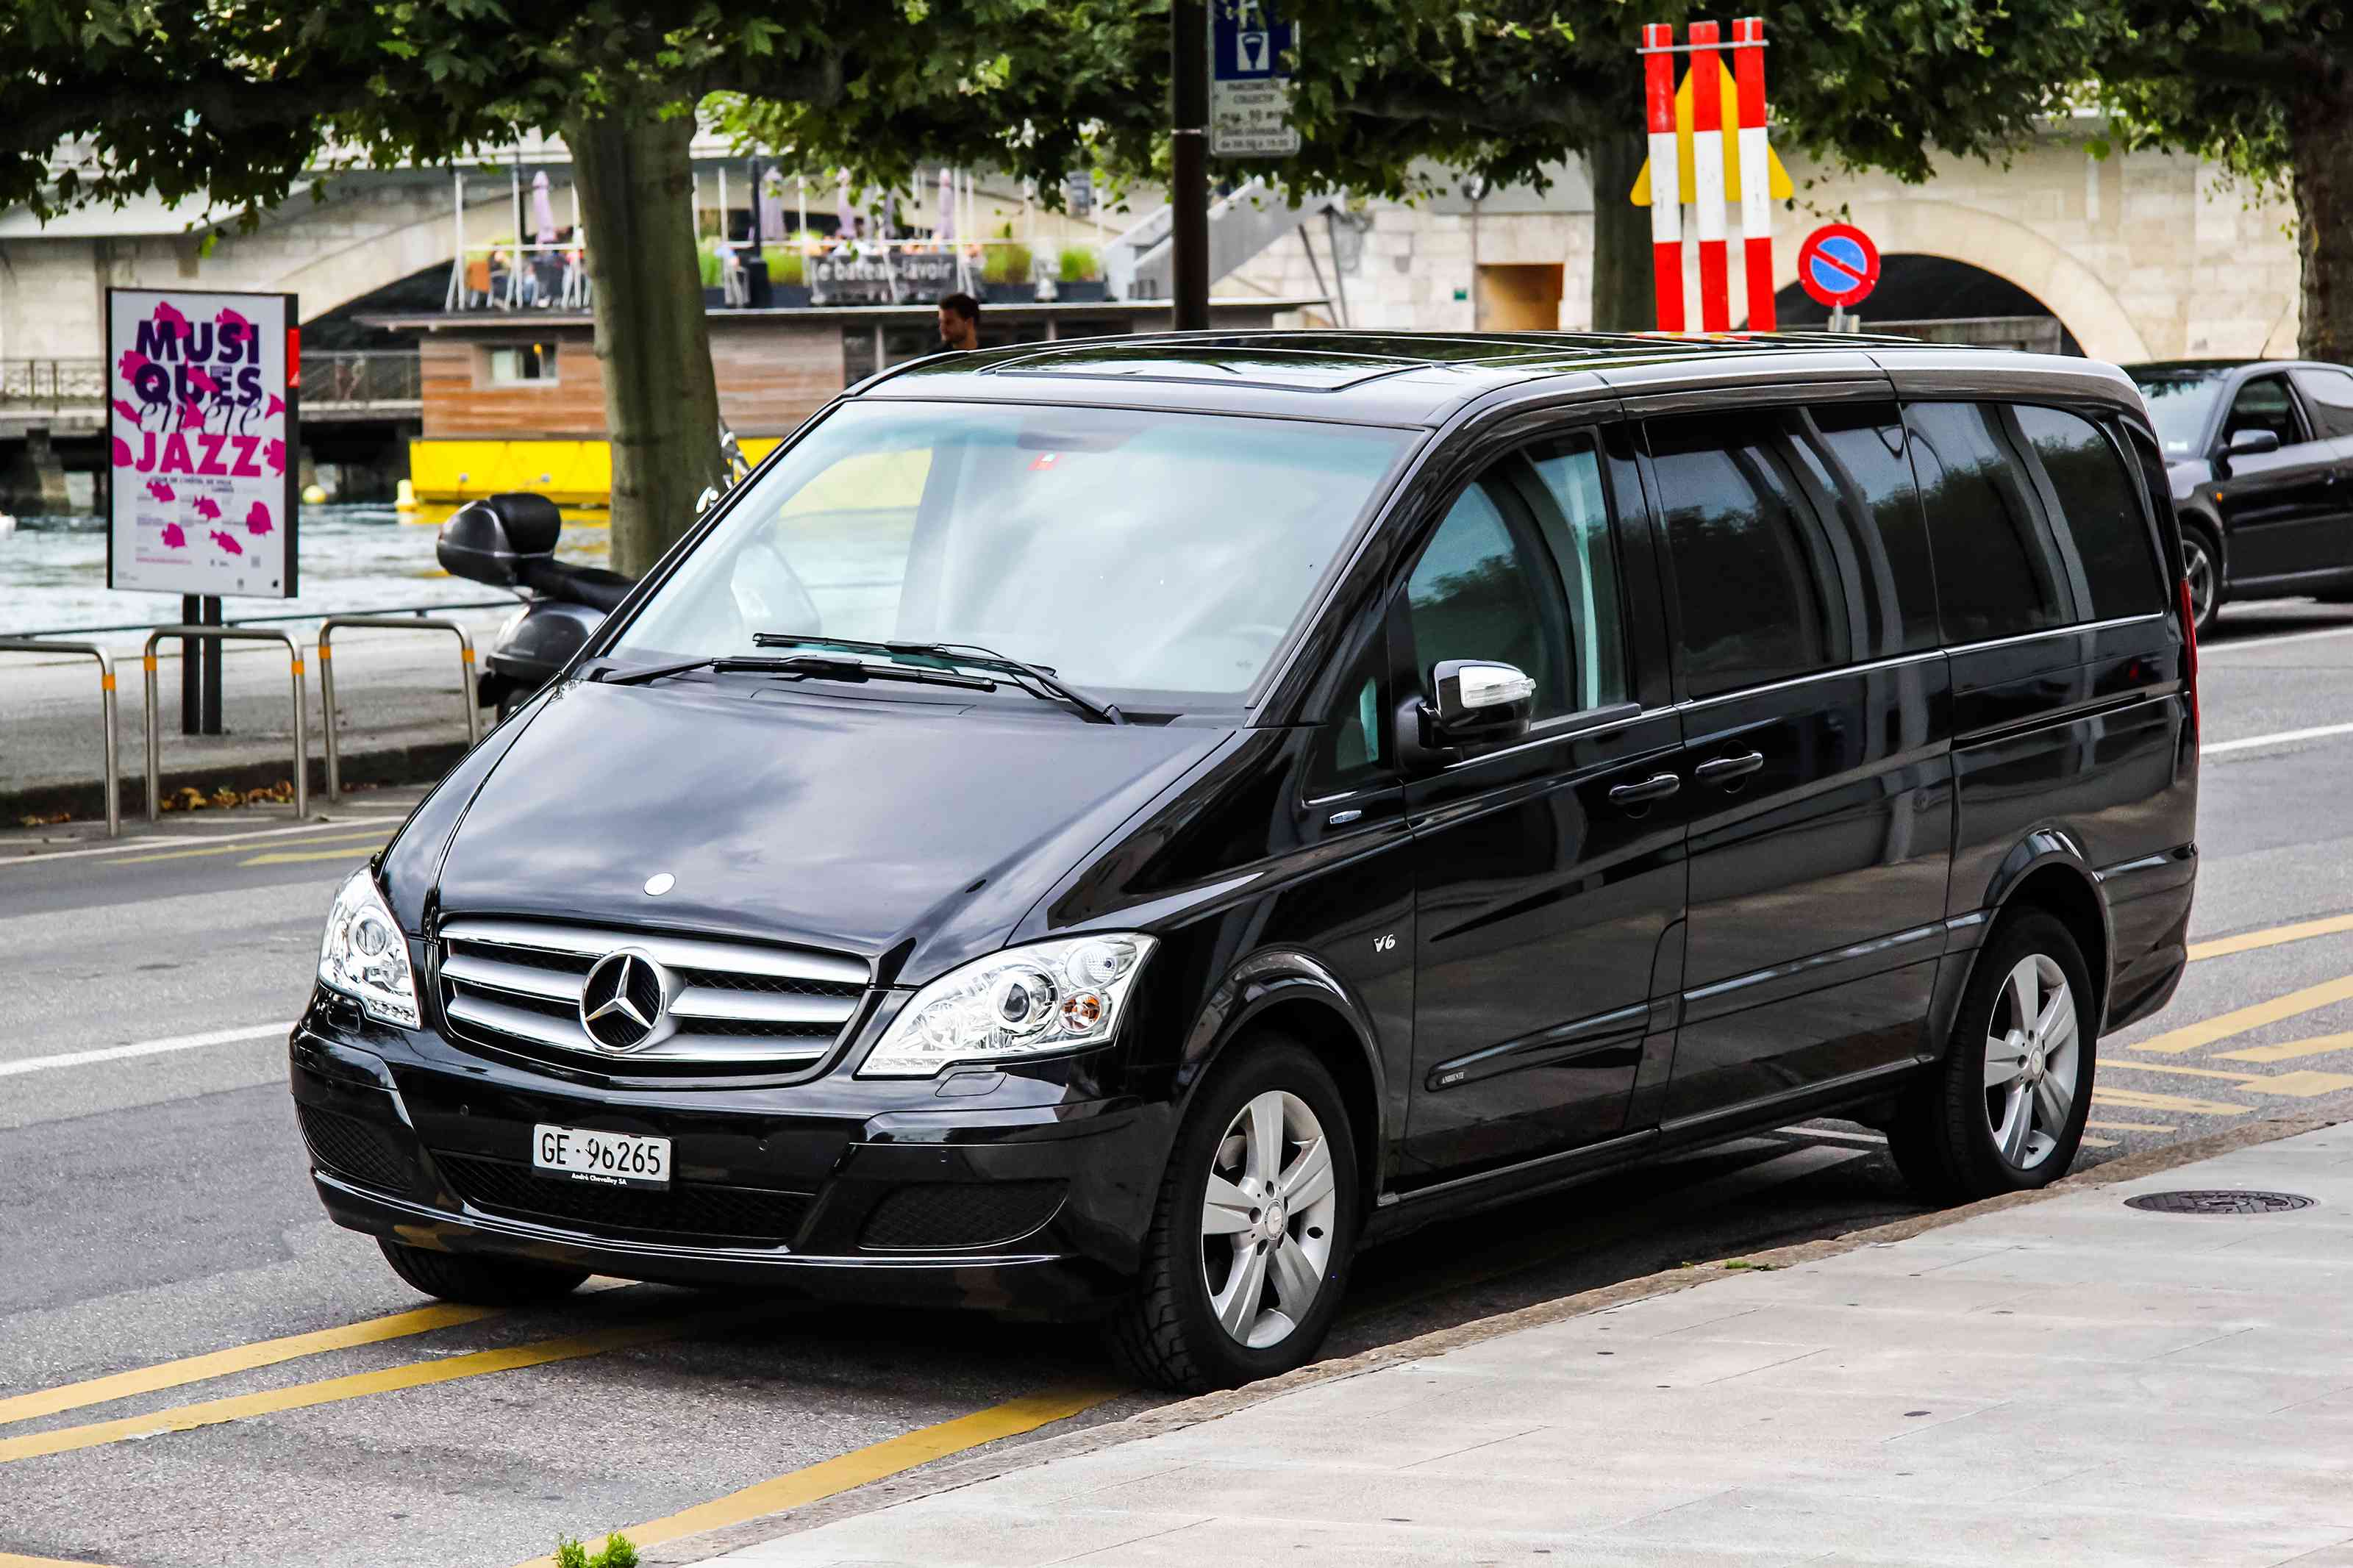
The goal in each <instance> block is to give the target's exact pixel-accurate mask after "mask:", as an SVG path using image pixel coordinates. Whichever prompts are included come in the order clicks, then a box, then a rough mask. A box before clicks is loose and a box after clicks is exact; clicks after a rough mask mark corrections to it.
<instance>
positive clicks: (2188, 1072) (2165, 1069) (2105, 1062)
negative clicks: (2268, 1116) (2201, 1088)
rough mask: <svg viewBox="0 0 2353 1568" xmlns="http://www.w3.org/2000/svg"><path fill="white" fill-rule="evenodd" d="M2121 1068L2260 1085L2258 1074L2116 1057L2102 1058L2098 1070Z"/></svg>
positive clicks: (2129, 1070)
mask: <svg viewBox="0 0 2353 1568" xmlns="http://www.w3.org/2000/svg"><path fill="white" fill-rule="evenodd" d="M2109 1068H2123V1069H2124V1070H2125V1071H2126V1072H2161V1073H2170V1074H2172V1075H2174V1076H2175V1077H2177V1078H2219V1079H2221V1080H2222V1081H2223V1082H2225V1083H2261V1082H2262V1081H2263V1074H2261V1073H2259V1072H2217V1071H2215V1070H2214V1069H2213V1068H2178V1067H2175V1066H2173V1065H2172V1064H2171V1063H2169V1062H2128V1061H2124V1060H2122V1059H2120V1058H2116V1057H2102V1058H2100V1070H2101V1071H2103V1072H2105V1071H2106V1070H2107V1069H2109Z"/></svg>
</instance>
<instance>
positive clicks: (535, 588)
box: [433, 431, 751, 719]
mask: <svg viewBox="0 0 2353 1568" xmlns="http://www.w3.org/2000/svg"><path fill="white" fill-rule="evenodd" d="M719 451H720V456H721V458H723V460H724V462H725V464H726V470H725V471H726V482H725V484H724V485H713V486H711V487H709V488H707V489H704V490H703V492H702V495H701V496H700V497H699V498H697V500H696V501H695V508H694V510H695V513H696V515H697V516H700V515H702V513H704V512H707V511H709V510H711V509H712V506H714V505H715V504H717V502H718V500H719V498H720V497H721V496H722V495H723V494H724V493H725V492H726V491H727V490H729V489H733V488H734V487H735V486H736V485H738V484H740V483H742V482H743V480H744V478H745V477H746V476H748V475H749V474H750V472H751V465H750V464H749V463H748V462H747V461H745V459H744V452H743V448H742V447H740V446H738V445H737V444H736V440H735V436H734V433H733V431H722V432H721V433H720V437H719ZM563 529H564V516H563V513H561V512H560V511H558V510H556V506H555V503H554V501H551V500H548V499H547V498H546V497H545V496H542V495H533V494H532V493H531V492H529V491H527V490H512V491H506V492H503V493H501V494H499V495H494V496H491V497H490V498H488V499H487V500H477V501H468V502H467V503H466V504H465V505H464V506H461V507H459V509H458V510H456V511H454V512H452V513H451V514H450V516H449V521H447V522H445V523H443V524H442V525H441V533H440V537H439V538H438V539H437V540H435V541H434V545H433V553H434V554H435V555H436V556H437V557H438V559H439V560H440V563H441V565H442V568H443V570H445V571H447V572H448V574H450V575H451V576H454V577H464V578H466V579H468V580H470V581H471V582H476V583H483V584H489V585H490V586H491V587H493V588H505V589H509V590H512V591H513V592H515V593H517V594H519V595H522V599H523V601H524V602H523V606H522V609H520V610H518V611H516V612H515V614H514V616H513V617H512V619H510V620H509V621H508V622H507V623H506V624H505V625H504V626H501V627H500V628H499V632H498V636H497V637H495V638H494V639H493V640H492V642H491V647H490V648H489V649H488V651H486V652H485V653H484V654H483V656H482V668H481V669H480V672H479V673H478V675H477V677H476V679H475V682H474V695H475V700H477V701H479V702H480V703H481V704H482V705H483V706H485V707H490V708H495V709H497V710H498V715H499V717H500V718H501V719H503V718H505V717H506V716H507V715H508V714H510V713H512V712H513V711H514V710H516V709H518V708H520V707H522V705H523V704H524V703H525V702H527V701H529V700H531V698H532V696H533V693H535V692H537V691H538V690H539V689H540V688H541V687H543V686H545V685H546V684H547V683H548V682H549V681H550V680H552V679H554V677H555V672H556V671H557V670H559V669H562V668H564V667H565V665H566V664H568V663H570V662H571V660H572V657H573V655H575V654H576V653H578V652H579V651H580V649H581V647H583V646H584V645H586V642H587V641H588V637H589V635H590V634H591V633H593V632H594V631H596V628H597V627H598V626H602V625H603V624H604V622H605V617H606V616H607V615H609V614H611V613H612V612H613V611H614V610H615V609H617V608H618V607H619V605H620V603H621V601H622V600H623V599H625V598H627V597H628V595H629V590H630V589H632V588H634V587H636V586H637V585H638V580H637V579H636V578H634V577H629V576H625V575H623V574H620V573H618V572H611V571H607V570H606V569H605V568H604V567H601V566H576V565H575V564H573V563H571V562H568V561H558V560H557V559H556V558H555V542H556V540H557V538H558V537H559V536H560V535H561V533H562V532H563Z"/></svg>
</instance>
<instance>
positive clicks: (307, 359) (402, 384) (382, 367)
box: [302, 349, 425, 412]
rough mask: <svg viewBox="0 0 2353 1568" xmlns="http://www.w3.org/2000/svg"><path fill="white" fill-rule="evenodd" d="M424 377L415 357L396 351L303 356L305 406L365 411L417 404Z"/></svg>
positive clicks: (351, 350) (375, 350)
mask: <svg viewBox="0 0 2353 1568" xmlns="http://www.w3.org/2000/svg"><path fill="white" fill-rule="evenodd" d="M424 397H425V374H424V371H423V369H422V365H421V362H420V361H419V360H418V358H417V355H416V354H414V353H400V352H399V351H397V350H381V349H350V350H345V349H335V350H332V351H329V352H326V353H320V352H316V351H313V352H311V353H306V354H304V355H303V356H302V405H303V406H304V407H305V408H307V409H310V410H311V411H313V412H316V411H317V410H318V409H319V408H320V407H321V406H322V405H330V406H346V405H357V406H360V407H366V406H368V405H372V404H379V403H418V402H422V401H423V400H424Z"/></svg>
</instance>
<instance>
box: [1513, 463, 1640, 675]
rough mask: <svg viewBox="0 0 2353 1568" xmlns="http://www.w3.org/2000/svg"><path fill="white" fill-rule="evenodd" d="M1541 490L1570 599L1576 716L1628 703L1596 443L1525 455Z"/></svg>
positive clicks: (1614, 546)
mask: <svg viewBox="0 0 2353 1568" xmlns="http://www.w3.org/2000/svg"><path fill="white" fill-rule="evenodd" d="M1527 458H1528V462H1529V471H1530V472H1532V473H1533V474H1534V475H1535V478H1536V479H1537V480H1538V482H1539V483H1540V484H1541V486H1542V490H1541V492H1540V493H1538V494H1535V495H1532V496H1531V497H1530V498H1529V499H1530V500H1531V502H1532V504H1533V508H1534V510H1535V514H1536V525H1537V531H1539V532H1541V533H1542V534H1543V535H1544V539H1545V543H1546V545H1547V546H1548V547H1549V548H1550V550H1551V553H1552V557H1553V564H1554V566H1555V567H1556V569H1557V570H1558V572H1559V573H1560V580H1561V587H1562V588H1563V590H1564V591H1565V592H1566V593H1567V596H1568V630H1569V637H1570V638H1571V640H1572V642H1573V645H1574V646H1573V647H1572V649H1571V653H1572V655H1573V661H1572V662H1573V665H1574V672H1575V673H1574V681H1575V686H1576V689H1575V690H1574V691H1573V692H1572V693H1571V694H1570V695H1571V696H1572V697H1573V698H1574V699H1575V701H1574V703H1573V706H1574V707H1576V708H1577V709H1578V710H1585V709H1591V708H1607V707H1609V705H1610V704H1612V703H1616V702H1623V701H1625V700H1626V697H1627V692H1628V690H1629V688H1628V684H1627V679H1626V639H1625V634H1624V623H1623V622H1622V621H1621V620H1620V617H1619V614H1618V539H1617V535H1616V534H1614V533H1612V532H1611V531H1610V529H1609V502H1608V501H1607V500H1605V499H1604V492H1603V489H1602V483H1601V458H1600V455H1599V453H1598V452H1597V451H1595V449H1594V446H1593V440H1592V437H1588V436H1577V437H1570V438H1569V439H1567V440H1563V441H1556V442H1551V443H1548V444H1546V445H1545V446H1542V447H1536V448H1535V449H1533V450H1532V451H1530V452H1529V453H1528V454H1527Z"/></svg>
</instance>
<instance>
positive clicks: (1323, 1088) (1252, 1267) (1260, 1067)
mask: <svg viewBox="0 0 2353 1568" xmlns="http://www.w3.org/2000/svg"><path fill="white" fill-rule="evenodd" d="M1358 1202H1359V1189H1358V1186H1357V1181H1356V1139H1355V1135H1354V1134H1353V1133H1352V1131H1350V1129H1349V1124H1348V1117H1347V1110H1346V1108H1345V1105H1344V1104H1343V1103H1342V1101H1341V1099H1340V1091H1339V1089H1338V1086H1336V1085H1335V1083H1334V1082H1333V1081H1332V1075H1331V1074H1330V1073H1329V1072H1328V1071H1326V1070H1325V1069H1324V1064H1323V1063H1321V1062H1320V1061H1318V1060H1316V1059H1315V1057H1314V1054H1313V1053H1311V1052H1310V1051H1308V1050H1307V1049H1306V1047H1303V1046H1301V1045H1299V1044H1298V1043H1296V1042H1295V1041H1293V1040H1291V1039H1289V1038H1287V1037H1282V1036H1278V1035H1260V1036H1257V1037H1254V1038H1252V1039H1250V1040H1245V1041H1242V1042H1240V1043H1238V1044H1237V1045H1236V1046H1235V1047H1233V1049H1232V1055H1231V1057H1230V1058H1229V1061H1228V1063H1227V1064H1226V1065H1225V1066H1224V1067H1222V1068H1220V1069H1219V1071H1218V1072H1217V1073H1216V1075H1215V1076H1213V1077H1212V1078H1211V1079H1210V1080H1209V1082H1208V1084H1206V1085H1204V1086H1203V1088H1202V1089H1201V1090H1200V1092H1199V1094H1198V1096H1197V1097H1196V1099H1195V1100H1194V1102H1193V1106H1192V1109H1191V1110H1189V1111H1187V1113H1186V1117H1185V1121H1184V1124H1183V1126H1182V1127H1181V1128H1179V1130H1178V1131H1177V1134H1176V1143H1175V1146H1174V1147H1173V1148H1172V1149H1171V1151H1170V1152H1169V1158H1168V1169H1167V1173H1166V1176H1164V1177H1163V1178H1162V1181H1161V1184H1160V1198H1159V1202H1158V1204H1157V1205H1156V1206H1155V1210H1154V1215H1153V1221H1152V1229H1151V1231H1150V1233H1149V1234H1148V1235H1147V1236H1146V1237H1145V1258H1144V1268H1143V1270H1142V1274H1141V1277H1140V1278H1139V1279H1138V1280H1137V1283H1136V1288H1135V1290H1134V1294H1133V1295H1132V1296H1131V1297H1130V1298H1129V1300H1127V1302H1126V1303H1125V1304H1124V1306H1123V1307H1122V1308H1121V1310H1120V1311H1119V1313H1118V1314H1117V1315H1116V1316H1115V1317H1114V1318H1113V1321H1112V1323H1111V1328H1110V1338H1111V1342H1112V1348H1113V1352H1114V1353H1116V1354H1117V1355H1118V1356H1119V1358H1120V1359H1121V1360H1122V1361H1124V1363H1126V1364H1127V1365H1128V1366H1129V1367H1130V1368H1131V1369H1132V1370H1133V1371H1134V1373H1136V1374H1137V1375H1138V1376H1139V1377H1142V1378H1144V1379H1145V1380H1147V1381H1149V1382H1151V1383H1153V1384H1157V1385H1159V1386H1160V1387H1163V1388H1168V1389H1174V1390H1176V1391H1178V1392H1181V1393H1200V1392H1202V1391H1205V1390H1208V1389H1212V1388H1231V1387H1233V1386H1235V1385H1236V1384H1243V1383H1250V1382H1253V1381H1255V1380H1257V1379H1259V1378H1263V1377H1272V1376H1275V1375H1276V1374H1277V1373H1285V1372H1289V1371H1290V1370H1291V1369H1292V1368H1293V1367H1296V1366H1299V1365H1302V1364H1303V1363H1305V1362H1306V1361H1307V1360H1308V1358H1309V1357H1311V1356H1313V1355H1314V1353H1315V1351H1316V1349H1317V1347H1318V1346H1320V1345H1321V1344H1322V1343H1323V1342H1324V1334H1325V1333H1326V1332H1328V1331H1330V1329H1331V1326H1332V1319H1333V1316H1334V1315H1335V1313H1336V1312H1337V1311H1338V1310H1339V1305H1340V1298H1341V1296H1342V1294H1343V1292H1344V1291H1345V1289H1346V1286H1347V1278H1348V1266H1349V1263H1350V1261H1351V1258H1352V1257H1353V1255H1354V1253H1355V1249H1356V1229H1357V1225H1358V1215H1357V1205H1358Z"/></svg>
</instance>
